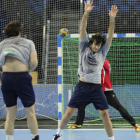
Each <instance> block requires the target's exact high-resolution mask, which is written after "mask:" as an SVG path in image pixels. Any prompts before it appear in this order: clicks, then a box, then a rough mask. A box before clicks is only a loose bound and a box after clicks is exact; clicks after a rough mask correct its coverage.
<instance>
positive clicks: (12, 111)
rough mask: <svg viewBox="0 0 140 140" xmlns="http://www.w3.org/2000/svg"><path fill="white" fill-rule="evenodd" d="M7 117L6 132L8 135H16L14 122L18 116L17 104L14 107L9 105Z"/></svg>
mask: <svg viewBox="0 0 140 140" xmlns="http://www.w3.org/2000/svg"><path fill="white" fill-rule="evenodd" d="M6 110H7V117H6V122H5V132H6V135H14V122H15V118H16V112H17V105H15V106H12V107H7V108H6Z"/></svg>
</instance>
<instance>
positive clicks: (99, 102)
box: [53, 0, 118, 140]
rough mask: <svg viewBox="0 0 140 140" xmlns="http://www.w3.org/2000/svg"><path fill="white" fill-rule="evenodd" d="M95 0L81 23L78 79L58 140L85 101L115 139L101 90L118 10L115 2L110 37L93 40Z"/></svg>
mask: <svg viewBox="0 0 140 140" xmlns="http://www.w3.org/2000/svg"><path fill="white" fill-rule="evenodd" d="M92 4H93V0H92V2H91V3H90V0H87V1H86V2H85V12H84V15H83V18H82V21H81V26H80V53H79V69H78V74H79V75H80V79H79V82H78V83H77V85H76V87H75V90H74V93H73V95H72V97H71V100H70V102H69V104H68V108H67V110H66V112H65V114H64V115H63V117H62V119H61V123H60V126H59V129H58V132H57V133H56V134H55V136H54V138H53V140H58V139H59V138H60V137H61V134H62V130H63V129H64V128H65V127H66V125H67V124H68V122H69V120H70V118H71V117H72V115H73V114H74V113H75V112H76V111H77V109H78V108H81V107H82V105H83V104H84V103H85V102H86V101H90V102H91V103H93V104H94V106H95V108H96V109H97V110H98V112H99V114H100V116H101V118H102V120H103V123H104V127H105V130H106V132H107V134H108V137H109V140H114V135H113V129H112V124H111V121H110V119H109V114H108V103H107V100H106V98H105V95H104V93H103V90H102V85H101V70H102V67H103V64H104V61H105V58H106V55H107V53H108V51H109V48H110V46H111V42H112V38H113V35H114V29H115V17H116V14H117V12H118V10H117V8H116V6H115V5H112V7H111V10H110V11H109V16H110V24H109V30H108V36H107V38H106V37H105V36H104V35H102V34H95V35H93V36H92V38H91V39H90V41H88V38H87V32H86V28H87V20H88V15H89V12H90V11H91V10H92V9H93V7H94V6H92Z"/></svg>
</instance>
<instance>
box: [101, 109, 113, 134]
mask: <svg viewBox="0 0 140 140" xmlns="http://www.w3.org/2000/svg"><path fill="white" fill-rule="evenodd" d="M98 112H99V114H100V116H101V118H102V120H103V123H104V127H105V130H106V132H107V134H108V137H112V136H113V128H112V123H111V121H110V118H109V114H108V109H107V110H98Z"/></svg>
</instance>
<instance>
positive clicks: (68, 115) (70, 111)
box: [65, 107, 77, 118]
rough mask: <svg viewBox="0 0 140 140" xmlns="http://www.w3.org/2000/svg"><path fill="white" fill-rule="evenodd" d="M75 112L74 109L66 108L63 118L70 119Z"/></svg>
mask: <svg viewBox="0 0 140 140" xmlns="http://www.w3.org/2000/svg"><path fill="white" fill-rule="evenodd" d="M76 111H77V109H76V108H70V107H68V108H67V111H66V113H65V116H66V117H67V118H71V117H72V115H73V114H74V113H75V112H76Z"/></svg>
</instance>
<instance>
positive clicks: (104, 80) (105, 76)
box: [101, 60, 113, 91]
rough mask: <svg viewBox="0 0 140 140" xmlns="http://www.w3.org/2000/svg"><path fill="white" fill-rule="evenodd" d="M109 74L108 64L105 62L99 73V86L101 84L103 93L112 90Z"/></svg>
mask: <svg viewBox="0 0 140 140" xmlns="http://www.w3.org/2000/svg"><path fill="white" fill-rule="evenodd" d="M110 73H111V66H110V62H109V61H108V60H105V62H104V65H103V69H102V73H101V84H102V89H103V91H110V90H113V87H112V83H111V79H110Z"/></svg>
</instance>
